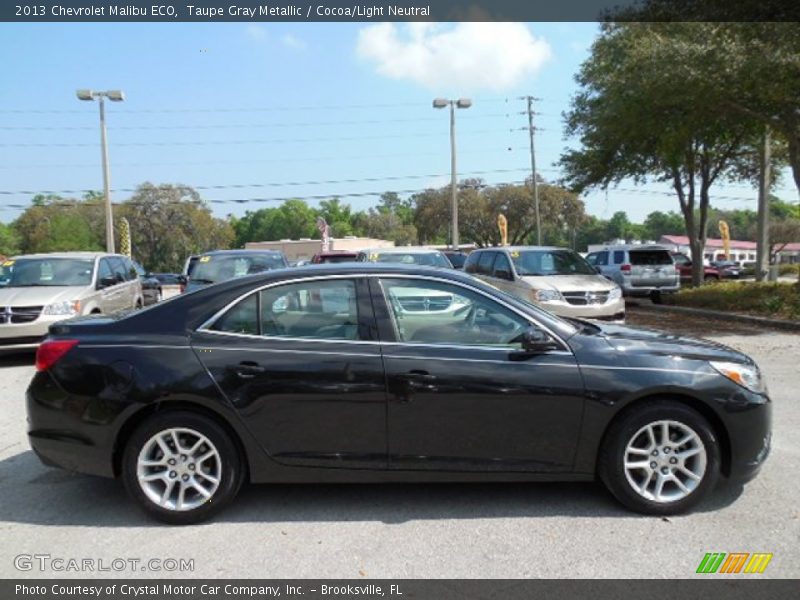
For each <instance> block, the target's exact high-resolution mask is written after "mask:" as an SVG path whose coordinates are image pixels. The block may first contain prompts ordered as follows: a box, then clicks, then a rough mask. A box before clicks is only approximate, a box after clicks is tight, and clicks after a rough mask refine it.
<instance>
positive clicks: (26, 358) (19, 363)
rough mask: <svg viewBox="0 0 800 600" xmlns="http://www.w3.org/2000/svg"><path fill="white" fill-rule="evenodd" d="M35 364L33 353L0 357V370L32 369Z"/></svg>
mask: <svg viewBox="0 0 800 600" xmlns="http://www.w3.org/2000/svg"><path fill="white" fill-rule="evenodd" d="M35 363H36V353H35V352H23V353H16V354H5V355H0V368H4V367H32V366H33V365H34V364H35Z"/></svg>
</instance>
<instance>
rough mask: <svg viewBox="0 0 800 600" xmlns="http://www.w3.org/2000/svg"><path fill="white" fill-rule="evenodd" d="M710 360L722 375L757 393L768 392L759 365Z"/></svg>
mask: <svg viewBox="0 0 800 600" xmlns="http://www.w3.org/2000/svg"><path fill="white" fill-rule="evenodd" d="M709 362H710V364H711V366H712V367H714V369H716V371H717V372H719V374H720V375H723V376H725V377H727V378H728V379H730V380H731V381H733V382H734V383H737V384H739V385H740V386H742V387H743V388H746V389H748V390H750V391H751V392H755V393H756V394H765V393H766V391H767V384H766V382H765V381H764V378H763V377H762V376H761V371H759V370H758V367H757V366H755V365H745V364H742V363H733V362H716V361H713V360H712V361H709Z"/></svg>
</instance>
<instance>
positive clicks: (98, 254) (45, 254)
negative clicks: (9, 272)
mask: <svg viewBox="0 0 800 600" xmlns="http://www.w3.org/2000/svg"><path fill="white" fill-rule="evenodd" d="M105 256H118V257H123V258H127V257H124V256H123V255H122V254H109V253H108V252H38V253H34V254H19V255H17V256H14V257H13V258H14V260H20V259H23V258H83V259H89V258H91V259H95V258H103V257H105Z"/></svg>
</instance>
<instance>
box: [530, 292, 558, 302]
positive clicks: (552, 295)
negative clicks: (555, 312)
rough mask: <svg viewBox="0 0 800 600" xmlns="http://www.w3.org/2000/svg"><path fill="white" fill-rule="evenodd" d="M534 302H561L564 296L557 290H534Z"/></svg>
mask: <svg viewBox="0 0 800 600" xmlns="http://www.w3.org/2000/svg"><path fill="white" fill-rule="evenodd" d="M533 301H534V302H563V301H564V297H563V296H562V295H561V292H559V291H558V290H534V291H533Z"/></svg>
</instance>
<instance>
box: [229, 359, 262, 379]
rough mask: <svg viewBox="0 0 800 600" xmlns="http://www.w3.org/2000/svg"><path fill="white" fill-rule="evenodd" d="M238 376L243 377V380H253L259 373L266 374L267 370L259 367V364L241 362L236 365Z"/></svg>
mask: <svg viewBox="0 0 800 600" xmlns="http://www.w3.org/2000/svg"><path fill="white" fill-rule="evenodd" d="M234 370H235V371H236V374H237V375H238V376H239V377H241V378H242V379H252V378H253V377H255V376H256V375H258V374H259V373H265V372H266V369H265V368H264V367H262V366H261V365H259V364H258V363H254V362H250V361H244V362H240V363H239V364H238V365H236V367H235V369H234Z"/></svg>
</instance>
